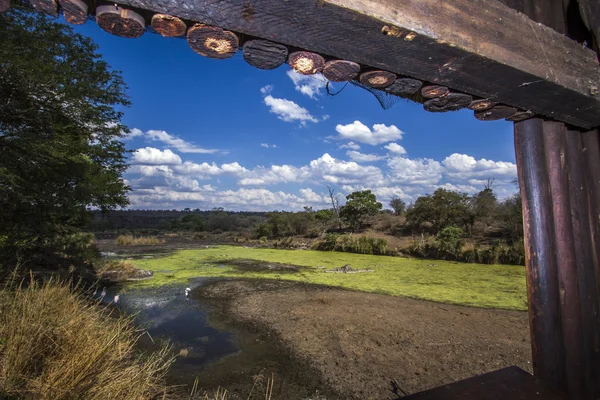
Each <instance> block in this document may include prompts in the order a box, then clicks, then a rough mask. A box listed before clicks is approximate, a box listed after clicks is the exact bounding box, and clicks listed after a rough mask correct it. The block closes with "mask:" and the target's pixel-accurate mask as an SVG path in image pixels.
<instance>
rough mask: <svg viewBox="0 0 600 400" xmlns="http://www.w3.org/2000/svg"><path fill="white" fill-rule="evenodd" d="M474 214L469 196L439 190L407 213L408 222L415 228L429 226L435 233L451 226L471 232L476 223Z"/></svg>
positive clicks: (416, 202) (420, 200) (422, 199)
mask: <svg viewBox="0 0 600 400" xmlns="http://www.w3.org/2000/svg"><path fill="white" fill-rule="evenodd" d="M474 220H475V218H474V213H473V210H472V207H471V201H470V198H469V196H468V195H467V194H465V193H458V192H454V191H451V190H446V189H442V188H440V189H437V190H436V191H435V192H434V193H433V194H432V195H426V196H421V197H419V198H418V199H417V201H415V204H414V205H413V206H412V207H411V208H410V209H409V210H408V212H407V213H406V222H407V223H408V224H409V225H411V226H413V227H423V225H424V224H429V225H430V226H431V229H432V230H433V231H434V232H439V231H440V230H442V229H443V228H445V227H447V226H451V225H456V226H464V227H466V228H468V229H469V230H470V229H471V228H472V226H473V223H474Z"/></svg>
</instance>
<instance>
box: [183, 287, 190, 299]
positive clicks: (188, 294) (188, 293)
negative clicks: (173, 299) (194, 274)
mask: <svg viewBox="0 0 600 400" xmlns="http://www.w3.org/2000/svg"><path fill="white" fill-rule="evenodd" d="M191 291H192V289H190V288H185V298H186V299H187V298H189V297H190V292H191Z"/></svg>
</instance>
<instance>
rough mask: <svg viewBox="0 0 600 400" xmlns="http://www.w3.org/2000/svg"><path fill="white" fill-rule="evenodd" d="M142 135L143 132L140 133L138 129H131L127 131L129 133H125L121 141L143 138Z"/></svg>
mask: <svg viewBox="0 0 600 400" xmlns="http://www.w3.org/2000/svg"><path fill="white" fill-rule="evenodd" d="M143 135H144V132H142V131H141V130H140V129H138V128H133V129H131V130H130V131H129V133H126V134H125V136H123V140H131V139H133V138H135V137H138V136H143Z"/></svg>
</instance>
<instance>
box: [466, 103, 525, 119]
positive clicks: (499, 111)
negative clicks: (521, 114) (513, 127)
mask: <svg viewBox="0 0 600 400" xmlns="http://www.w3.org/2000/svg"><path fill="white" fill-rule="evenodd" d="M518 111H519V110H517V109H516V108H515V107H509V106H505V105H502V104H499V105H497V106H494V107H492V108H489V109H487V110H483V111H475V118H477V119H478V120H480V121H497V120H499V119H504V118H510V117H511V116H512V115H514V114H516V113H517V112H518Z"/></svg>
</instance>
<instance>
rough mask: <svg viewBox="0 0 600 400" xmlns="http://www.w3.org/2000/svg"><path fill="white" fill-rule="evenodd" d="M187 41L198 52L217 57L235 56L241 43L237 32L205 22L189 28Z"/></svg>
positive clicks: (205, 55)
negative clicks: (205, 23)
mask: <svg viewBox="0 0 600 400" xmlns="http://www.w3.org/2000/svg"><path fill="white" fill-rule="evenodd" d="M187 41H188V44H189V45H190V47H191V48H192V50H194V51H195V52H196V53H198V54H200V55H202V56H204V57H209V58H216V59H225V58H230V57H233V55H234V54H235V53H236V51H237V50H238V47H239V44H240V40H239V39H238V37H237V35H236V34H235V33H233V32H230V31H226V30H223V29H221V28H218V27H216V26H209V25H204V24H196V25H194V26H192V27H191V28H190V29H188V32H187Z"/></svg>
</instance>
